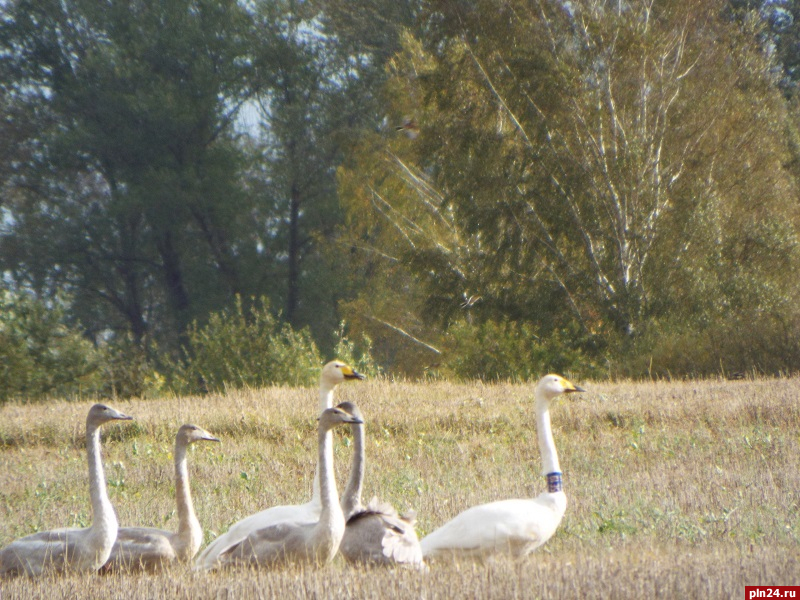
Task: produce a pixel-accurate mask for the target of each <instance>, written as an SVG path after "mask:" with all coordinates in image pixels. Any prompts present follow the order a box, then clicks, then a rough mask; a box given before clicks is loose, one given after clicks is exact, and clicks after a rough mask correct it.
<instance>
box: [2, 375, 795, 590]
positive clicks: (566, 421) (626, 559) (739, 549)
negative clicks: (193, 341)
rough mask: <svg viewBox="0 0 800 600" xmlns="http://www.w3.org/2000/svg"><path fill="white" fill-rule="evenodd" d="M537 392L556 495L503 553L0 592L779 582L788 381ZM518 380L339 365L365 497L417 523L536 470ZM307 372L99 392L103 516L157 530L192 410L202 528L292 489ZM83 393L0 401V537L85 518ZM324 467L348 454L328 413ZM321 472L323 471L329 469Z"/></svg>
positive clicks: (299, 484)
mask: <svg viewBox="0 0 800 600" xmlns="http://www.w3.org/2000/svg"><path fill="white" fill-rule="evenodd" d="M576 383H578V384H580V385H583V386H584V387H586V388H587V390H588V393H586V394H575V395H571V396H569V397H562V398H561V399H559V400H557V401H556V402H555V403H554V405H553V407H552V409H551V417H552V421H553V428H554V436H555V441H556V446H557V448H558V452H559V458H560V461H561V467H562V470H563V472H564V489H565V492H566V494H567V496H568V500H569V506H568V508H567V512H566V515H565V517H564V520H563V521H562V523H561V526H560V528H559V530H558V532H557V533H556V535H555V536H554V537H553V538H552V539H551V540H550V541H549V542H548V543H547V544H546V545H545V546H544V547H543V548H541V549H540V550H538V551H537V552H536V553H534V554H533V555H532V556H530V557H528V558H527V559H525V560H523V561H517V562H514V561H509V560H504V559H500V560H494V561H490V562H487V563H471V562H463V563H431V564H430V569H429V571H428V572H426V573H418V572H415V571H410V570H403V569H397V570H380V569H358V568H352V567H348V566H346V565H344V564H343V563H341V562H340V561H339V560H338V559H337V561H336V562H335V563H334V564H333V565H330V566H328V567H326V568H322V569H300V568H289V569H284V570H281V571H273V572H265V571H249V570H233V571H227V572H221V573H197V572H194V571H192V570H191V569H190V568H189V567H183V566H181V567H176V568H173V569H171V570H169V571H168V572H165V573H163V574H159V575H115V576H85V575H73V576H68V577H59V578H44V579H41V580H28V579H16V580H9V581H3V582H0V596H2V598H4V599H5V598H24V599H32V598H48V599H49V598H80V597H103V598H158V597H168V598H184V597H185V598H192V599H195V598H237V599H238V598H242V599H249V598H275V597H286V598H288V597H296V598H322V597H332V598H333V597H336V598H390V597H394V598H425V599H428V600H433V599H435V598H456V597H497V598H538V597H552V598H570V597H581V598H585V597H589V598H592V597H597V598H634V597H647V598H679V597H691V598H704V599H705V598H743V597H744V586H745V585H800V560H799V559H798V558H799V557H800V543H799V542H800V537H799V536H800V473H799V472H798V466H799V465H800V443H798V442H800V404H799V403H798V395H800V380H798V379H778V380H756V381H715V382H669V383H668V382H657V383H591V382H582V381H576ZM532 395H533V386H532V385H512V384H507V385H506V384H499V385H483V384H480V383H473V384H449V383H430V384H408V383H393V382H388V381H368V382H352V383H350V382H348V383H346V384H343V385H341V386H340V387H339V388H338V390H337V396H336V401H337V402H338V401H344V400H350V401H354V402H356V403H357V404H358V405H359V406H360V407H361V409H362V411H363V412H364V414H365V417H366V420H367V425H366V427H367V430H366V431H367V460H368V464H367V475H366V483H365V496H366V499H368V498H369V497H370V496H371V495H372V494H377V495H378V496H379V497H381V498H382V499H385V500H388V501H390V502H392V503H393V504H394V505H395V506H396V507H397V508H398V509H399V510H401V512H402V511H403V510H408V509H413V510H416V511H417V516H418V532H419V534H420V537H422V536H423V535H424V534H425V533H426V532H430V531H432V530H433V529H435V528H436V527H437V526H438V525H440V524H442V523H444V522H445V521H447V520H448V519H450V518H451V517H453V516H454V515H455V514H457V513H458V512H460V511H461V510H463V509H465V508H468V507H469V506H472V505H475V504H479V503H482V502H487V501H491V500H496V499H503V498H512V497H526V496H531V495H536V494H538V493H539V492H541V491H542V490H543V489H544V487H545V486H544V479H543V477H541V468H540V462H539V451H538V446H537V442H536V431H535V425H534V418H533V399H532ZM317 402H318V400H317V392H316V390H314V389H310V388H306V389H304V388H272V389H264V390H247V391H232V392H230V393H228V394H226V395H223V396H209V397H202V398H200V397H184V398H167V399H161V400H136V401H118V402H113V403H110V404H112V405H113V406H114V407H115V408H117V409H119V410H121V411H123V412H125V413H128V414H130V415H132V416H134V417H135V418H136V421H135V422H133V423H130V424H127V423H124V424H119V425H118V424H111V425H108V426H106V427H105V428H104V431H103V452H104V459H105V468H106V478H107V480H108V482H109V495H110V497H111V500H112V502H113V504H114V506H115V508H116V511H117V514H118V516H119V521H120V524H121V525H122V526H126V525H147V526H157V527H163V528H167V529H175V528H177V516H176V515H175V506H174V502H175V501H174V495H173V494H174V487H173V483H172V477H173V467H172V444H173V439H174V435H175V432H176V431H177V428H178V427H179V426H180V425H181V424H182V423H186V422H192V423H195V424H197V425H200V426H201V427H204V428H205V429H208V430H209V431H211V432H212V433H214V434H215V435H217V436H218V437H220V438H221V439H222V444H221V445H217V444H196V445H195V447H194V448H193V450H192V451H191V452H190V457H189V463H190V464H189V469H190V473H191V476H192V491H193V497H194V503H195V508H196V510H197V514H198V517H199V518H200V521H201V523H202V524H203V527H204V529H205V530H206V541H210V540H211V539H213V538H214V537H215V536H216V535H217V534H219V533H222V532H224V531H226V530H227V529H228V527H229V526H230V525H231V524H233V523H234V522H236V521H237V520H239V519H240V518H242V517H244V516H246V515H248V514H251V513H253V512H257V511H259V510H262V509H263V508H266V507H269V506H272V505H275V504H292V503H302V502H305V501H306V500H307V499H308V498H309V497H310V494H311V481H312V479H313V474H314V457H315V455H316V453H315V449H314V447H313V445H314V443H315V441H316V435H315V428H316V421H315V416H316V407H317ZM91 404H92V402H91V401H86V402H82V403H62V402H55V403H51V404H48V405H19V404H11V405H6V406H3V407H0V457H2V462H1V463H0V465H1V466H2V468H0V546H5V545H6V544H8V543H9V542H11V541H12V540H13V539H15V538H17V537H21V536H23V535H27V534H29V533H33V532H35V531H39V530H44V529H51V528H56V527H66V526H86V525H88V524H89V521H90V518H91V511H90V504H89V498H88V494H89V492H88V485H87V473H86V457H85V451H84V422H85V418H86V412H87V411H88V409H89V407H90V406H91ZM335 439H336V442H335V452H336V467H337V477H338V479H339V481H340V483H341V482H343V481H344V479H345V477H346V475H347V470H348V463H349V460H350V457H351V447H350V444H349V438H348V431H347V430H346V429H341V430H339V431H337V434H336V438H335ZM340 490H341V486H340Z"/></svg>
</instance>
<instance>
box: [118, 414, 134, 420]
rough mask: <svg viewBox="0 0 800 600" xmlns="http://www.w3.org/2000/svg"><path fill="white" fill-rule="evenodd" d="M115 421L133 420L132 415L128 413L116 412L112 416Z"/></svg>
mask: <svg viewBox="0 0 800 600" xmlns="http://www.w3.org/2000/svg"><path fill="white" fill-rule="evenodd" d="M114 419H115V420H116V421H133V417H132V416H130V415H125V414H122V413H117V416H116V417H114Z"/></svg>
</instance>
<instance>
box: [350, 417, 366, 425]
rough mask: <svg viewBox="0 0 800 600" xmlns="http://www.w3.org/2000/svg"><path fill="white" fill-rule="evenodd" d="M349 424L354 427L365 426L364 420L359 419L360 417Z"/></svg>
mask: <svg viewBox="0 0 800 600" xmlns="http://www.w3.org/2000/svg"><path fill="white" fill-rule="evenodd" d="M348 423H352V424H353V425H363V424H364V419H359V418H358V417H353V418H352V420H350V421H348Z"/></svg>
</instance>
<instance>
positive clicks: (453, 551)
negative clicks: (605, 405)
mask: <svg viewBox="0 0 800 600" xmlns="http://www.w3.org/2000/svg"><path fill="white" fill-rule="evenodd" d="M582 391H584V390H583V389H581V388H579V387H577V386H576V385H574V384H573V383H571V382H569V381H568V380H566V379H564V378H563V377H561V376H560V375H552V374H551V375H545V376H544V377H543V378H542V379H540V380H539V382H538V383H537V385H536V390H535V394H534V395H535V403H536V426H537V427H536V429H537V437H538V439H539V450H540V452H541V455H542V471H543V474H544V475H545V476H546V477H547V482H548V491H546V492H543V493H542V494H540V495H539V496H537V497H536V498H530V499H517V500H500V501H497V502H490V503H488V504H481V505H479V506H474V507H472V508H469V509H467V510H465V511H464V512H462V513H460V514H459V515H457V516H456V517H455V518H453V519H452V520H451V521H448V522H447V523H445V524H444V525H442V526H441V527H439V528H438V529H436V530H435V531H434V532H433V533H431V534H430V535H427V536H425V537H424V538H423V539H422V541H421V542H420V544H421V546H422V554H423V556H424V557H425V558H429V557H430V558H433V557H441V556H451V557H462V558H486V557H489V556H492V555H498V554H504V555H508V556H512V557H522V556H526V555H527V554H529V553H531V552H533V551H534V550H535V549H536V548H538V547H539V546H541V545H542V544H544V543H545V542H546V541H547V540H549V539H550V538H551V537H552V536H553V534H554V533H555V532H556V529H557V528H558V525H559V524H560V523H561V519H562V517H563V516H564V512H565V511H566V509H567V497H566V495H565V494H564V492H563V490H562V489H561V470H560V468H559V464H558V455H557V453H556V448H555V443H554V441H553V432H552V429H551V427H550V411H549V407H550V402H551V401H552V400H553V399H554V398H556V397H558V396H560V395H561V394H568V393H574V392H582Z"/></svg>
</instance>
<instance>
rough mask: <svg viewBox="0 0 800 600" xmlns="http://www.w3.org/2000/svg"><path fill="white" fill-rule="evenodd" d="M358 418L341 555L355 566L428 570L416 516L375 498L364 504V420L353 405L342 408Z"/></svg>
mask: <svg viewBox="0 0 800 600" xmlns="http://www.w3.org/2000/svg"><path fill="white" fill-rule="evenodd" d="M339 406H340V407H342V408H345V409H346V410H347V411H348V412H350V413H351V414H353V415H355V416H357V417H358V418H359V420H360V421H362V422H361V423H354V424H353V425H351V426H350V429H351V431H352V434H353V462H352V466H351V467H350V477H349V479H348V482H347V487H346V488H345V491H344V493H343V494H342V499H341V505H342V510H343V511H344V514H345V517H346V518H347V527H346V528H345V533H344V538H343V539H342V543H341V545H340V546H339V553H340V554H341V555H342V556H344V558H345V560H346V561H347V562H349V563H352V564H358V563H369V564H373V565H396V564H403V565H410V566H413V567H416V568H424V564H425V563H424V562H423V559H422V549H421V548H420V545H419V538H418V537H417V532H416V531H415V530H414V522H415V519H414V516H413V515H411V516H406V515H404V516H401V515H399V514H397V511H396V510H395V509H394V507H393V506H392V505H391V504H388V503H385V502H379V501H378V499H377V498H373V499H372V500H371V501H370V503H369V504H368V505H367V506H364V505H363V504H362V503H361V491H362V487H363V482H364V463H365V451H364V424H363V421H364V418H363V417H362V415H361V411H360V410H359V409H358V407H357V406H355V405H354V404H352V403H350V402H343V403H342V404H340V405H339Z"/></svg>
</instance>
